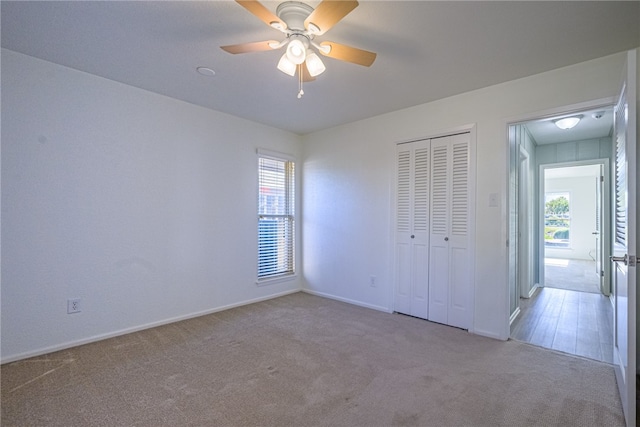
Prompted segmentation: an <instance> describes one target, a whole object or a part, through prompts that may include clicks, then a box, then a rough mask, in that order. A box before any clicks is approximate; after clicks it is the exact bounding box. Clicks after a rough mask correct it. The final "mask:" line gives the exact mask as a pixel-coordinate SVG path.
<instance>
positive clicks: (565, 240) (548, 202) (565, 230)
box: [544, 193, 571, 248]
mask: <svg viewBox="0 0 640 427" xmlns="http://www.w3.org/2000/svg"><path fill="white" fill-rule="evenodd" d="M544 201H545V204H544V245H545V247H551V248H568V247H569V243H570V230H571V203H570V196H569V193H546V194H545V197H544Z"/></svg>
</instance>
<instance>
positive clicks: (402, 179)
mask: <svg viewBox="0 0 640 427" xmlns="http://www.w3.org/2000/svg"><path fill="white" fill-rule="evenodd" d="M396 194H397V202H396V255H395V256H396V279H395V303H394V304H395V311H397V312H398V313H404V314H409V315H411V316H416V317H421V318H423V319H427V315H428V303H427V298H428V286H429V277H428V259H429V234H428V226H429V140H424V141H416V142H412V143H407V144H400V145H398V147H397V188H396Z"/></svg>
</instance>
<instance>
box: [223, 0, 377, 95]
mask: <svg viewBox="0 0 640 427" xmlns="http://www.w3.org/2000/svg"><path fill="white" fill-rule="evenodd" d="M236 2H237V3H238V4H240V5H241V6H242V7H244V8H245V9H247V10H248V11H249V12H251V13H252V14H254V15H255V16H257V17H258V18H259V19H260V20H261V21H262V22H264V23H265V24H267V25H269V26H270V27H271V28H274V29H276V30H278V31H280V32H282V33H284V35H285V39H284V40H282V41H280V42H278V41H276V40H268V41H262V42H253V43H241V44H235V45H229V46H221V48H222V49H223V50H225V51H227V52H229V53H233V54H237V53H248V52H259V51H265V50H272V49H273V50H275V49H280V48H282V47H284V46H286V50H285V53H284V55H282V56H281V57H280V61H279V62H278V65H277V68H278V70H280V71H282V72H283V73H285V74H288V75H290V76H295V75H296V72H297V73H298V81H299V85H300V87H299V92H298V98H300V97H302V95H303V94H304V91H303V90H302V84H303V82H310V81H313V80H315V77H316V76H319V75H320V74H322V73H323V72H324V71H325V70H326V67H325V65H324V63H323V62H322V60H321V59H320V57H319V56H318V55H317V54H316V52H315V51H314V49H315V50H317V51H318V52H319V53H320V54H322V55H324V56H327V57H329V58H334V59H338V60H340V61H347V62H351V63H353V64H358V65H363V66H365V67H369V66H371V64H373V61H375V59H376V54H375V53H373V52H369V51H366V50H362V49H357V48H355V47H351V46H347V45H343V44H338V43H335V42H330V41H323V42H321V43H319V44H318V43H317V42H315V41H314V39H315V38H316V37H317V36H322V35H323V34H324V33H326V32H327V31H328V30H329V29H330V28H331V27H333V26H334V25H335V24H336V23H338V22H339V21H340V20H341V19H342V18H344V17H345V16H347V14H349V13H350V12H351V11H352V10H353V9H355V8H356V7H357V6H358V2H357V1H355V0H343V1H335V0H323V1H322V2H320V4H319V5H318V7H316V8H315V9H314V8H312V7H311V6H309V5H307V4H304V3H301V2H298V1H286V2H284V3H281V4H280V5H278V7H277V9H276V14H275V15H274V14H273V13H271V12H270V11H269V9H267V8H266V7H265V6H263V5H262V4H261V3H260V2H258V1H255V0H236Z"/></svg>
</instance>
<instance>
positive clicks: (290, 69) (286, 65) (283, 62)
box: [278, 53, 296, 77]
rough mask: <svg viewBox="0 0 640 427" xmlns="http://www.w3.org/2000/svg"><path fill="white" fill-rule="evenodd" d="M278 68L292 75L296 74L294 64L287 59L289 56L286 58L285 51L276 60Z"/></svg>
mask: <svg viewBox="0 0 640 427" xmlns="http://www.w3.org/2000/svg"><path fill="white" fill-rule="evenodd" d="M278 70H280V71H282V72H283V73H285V74H288V75H290V76H291V77H293V76H294V75H295V74H296V64H294V63H293V62H291V61H289V58H287V54H286V53H285V54H284V55H282V57H281V58H280V61H279V62H278Z"/></svg>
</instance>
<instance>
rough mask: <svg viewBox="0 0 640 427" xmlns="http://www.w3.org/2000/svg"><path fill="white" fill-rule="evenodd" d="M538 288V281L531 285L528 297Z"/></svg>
mask: <svg viewBox="0 0 640 427" xmlns="http://www.w3.org/2000/svg"><path fill="white" fill-rule="evenodd" d="M538 288H541V286H540V283H536V284H535V285H533V287H532V288H531V289H530V290H529V296H528V298H531V297H532V296H533V294H535V293H536V291H537V290H538Z"/></svg>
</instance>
